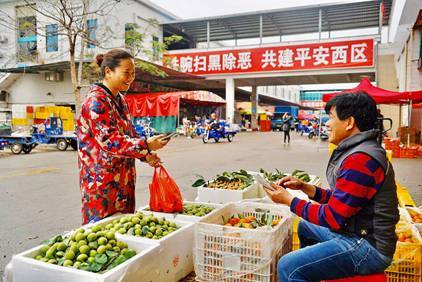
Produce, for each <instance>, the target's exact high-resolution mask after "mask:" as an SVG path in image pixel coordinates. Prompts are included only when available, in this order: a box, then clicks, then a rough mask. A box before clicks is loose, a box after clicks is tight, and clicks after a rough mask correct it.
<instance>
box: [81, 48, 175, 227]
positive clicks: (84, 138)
mask: <svg viewBox="0 0 422 282" xmlns="http://www.w3.org/2000/svg"><path fill="white" fill-rule="evenodd" d="M96 59H97V64H98V66H99V67H100V68H101V76H102V78H103V80H102V83H96V84H94V85H92V86H91V89H90V90H89V92H88V95H87V97H86V100H85V101H84V102H83V104H82V107H81V111H80V114H79V117H78V120H77V125H78V128H77V138H78V161H79V183H80V189H81V195H82V209H81V211H82V222H83V224H87V223H91V222H96V221H98V220H101V219H103V218H105V217H107V216H111V215H113V214H115V213H117V212H121V213H133V212H134V211H135V180H136V169H135V160H136V159H139V160H141V161H143V162H147V163H148V164H149V165H151V166H153V167H156V166H159V165H160V158H159V157H158V156H157V154H156V153H154V151H157V150H159V149H161V148H163V147H164V146H165V145H166V144H167V142H168V140H166V139H165V138H164V137H165V136H164V135H157V136H154V137H151V138H149V139H146V138H141V137H140V136H139V135H138V134H137V133H136V131H135V128H134V126H133V124H132V117H131V115H130V113H129V110H128V106H127V104H126V101H125V97H124V95H123V94H122V92H125V91H127V90H128V89H129V86H130V85H131V84H132V82H133V80H134V79H135V62H134V59H133V56H132V55H131V54H129V53H128V52H126V51H125V50H122V49H112V50H110V51H108V52H107V53H105V54H104V55H98V56H97V58H96Z"/></svg>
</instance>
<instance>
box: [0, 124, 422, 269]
mask: <svg viewBox="0 0 422 282" xmlns="http://www.w3.org/2000/svg"><path fill="white" fill-rule="evenodd" d="M292 135H293V136H292V144H291V145H283V144H282V142H281V134H280V133H272V132H271V133H242V134H239V135H238V136H237V137H236V138H235V140H234V142H233V143H231V144H230V143H227V141H223V142H222V143H219V144H215V143H213V142H211V143H210V144H207V145H204V144H203V143H202V141H201V140H199V139H193V140H192V139H186V138H183V137H179V138H176V139H174V140H172V142H171V143H170V144H169V145H168V146H167V148H166V149H164V150H163V151H162V152H160V155H161V158H162V159H163V161H164V162H165V166H166V168H167V169H168V171H169V173H170V174H171V175H172V176H173V177H174V178H175V180H176V181H177V183H178V184H179V185H180V188H181V189H182V191H183V194H184V196H185V198H186V199H189V200H192V199H194V197H195V194H196V193H195V189H194V188H192V187H190V185H191V184H192V183H193V181H194V180H195V175H196V174H199V175H203V176H204V177H206V178H209V177H212V176H214V175H215V174H217V173H220V172H222V171H225V170H235V169H240V168H243V169H247V170H257V169H259V168H260V167H262V168H265V169H274V168H278V169H280V170H283V171H292V170H294V169H296V168H299V169H304V170H306V171H308V172H309V173H312V174H316V175H321V176H323V175H324V172H325V165H326V162H327V160H328V148H327V143H320V142H317V141H314V140H308V139H307V138H304V137H300V136H297V135H296V134H292ZM393 164H394V167H395V170H396V178H397V179H398V180H399V181H400V182H401V183H402V184H403V185H404V186H406V187H408V189H409V190H410V191H411V193H412V196H413V197H414V199H415V200H416V202H417V203H419V204H422V189H421V187H422V159H419V160H416V159H413V160H408V159H394V163H393ZM137 172H138V174H137V175H138V177H137V190H136V194H137V195H136V197H137V198H136V199H137V205H138V206H139V205H143V204H146V203H147V202H148V198H149V196H148V190H147V187H148V184H149V182H150V180H151V176H152V172H153V171H152V169H151V168H150V167H148V166H147V165H145V164H141V163H138V164H137ZM325 184H326V182H325V180H324V185H325ZM79 210H80V193H79V186H78V174H77V156H76V152H74V151H67V152H59V151H57V150H56V149H54V148H47V147H43V148H37V149H36V150H35V151H33V152H32V153H31V154H29V155H23V154H22V155H18V156H16V155H11V154H10V153H8V152H0V226H1V228H0V255H1V256H0V277H1V276H2V272H3V269H4V267H5V265H6V264H7V262H8V261H10V259H11V256H12V254H14V253H18V252H21V251H23V250H26V249H28V248H30V247H33V246H35V245H38V244H39V243H40V242H41V241H42V240H44V239H48V238H50V237H52V236H53V235H55V234H57V233H61V232H63V231H65V230H71V229H73V228H75V227H77V226H79V225H80V223H81V218H80V212H79Z"/></svg>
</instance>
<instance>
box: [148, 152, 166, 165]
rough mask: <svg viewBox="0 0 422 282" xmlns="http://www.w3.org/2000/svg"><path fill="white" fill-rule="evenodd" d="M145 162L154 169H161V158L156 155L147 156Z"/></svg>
mask: <svg viewBox="0 0 422 282" xmlns="http://www.w3.org/2000/svg"><path fill="white" fill-rule="evenodd" d="M145 162H147V163H148V164H149V165H150V166H152V167H159V166H160V165H161V164H162V162H161V160H160V157H159V156H158V155H157V154H156V153H151V154H148V155H146V157H145Z"/></svg>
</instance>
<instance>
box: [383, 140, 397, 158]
mask: <svg viewBox="0 0 422 282" xmlns="http://www.w3.org/2000/svg"><path fill="white" fill-rule="evenodd" d="M384 144H385V149H386V150H391V151H392V152H393V158H400V140H399V139H392V138H385V139H384Z"/></svg>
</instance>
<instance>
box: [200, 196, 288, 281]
mask: <svg viewBox="0 0 422 282" xmlns="http://www.w3.org/2000/svg"><path fill="white" fill-rule="evenodd" d="M257 209H260V210H261V211H257ZM264 210H265V211H267V213H264V212H263V211H264ZM236 213H240V214H242V215H244V216H255V217H257V218H260V217H262V216H263V215H265V216H266V217H271V219H281V220H280V223H279V224H278V225H277V226H275V227H274V228H272V227H269V226H268V227H265V228H258V229H245V228H236V227H231V226H223V224H224V222H223V217H224V218H225V219H226V220H227V219H228V218H229V217H230V216H231V215H233V214H236ZM291 225H292V217H291V213H290V211H289V209H288V207H287V206H282V205H273V204H264V203H255V202H242V203H232V204H228V205H226V206H224V207H222V208H221V209H220V210H219V211H218V213H215V214H213V215H212V216H210V217H208V218H206V219H202V220H200V221H199V222H198V223H197V225H196V228H195V248H194V257H195V272H196V275H197V278H196V279H197V281H227V282H235V281H236V282H243V281H245V282H246V281H254V282H255V281H259V282H263V281H265V282H269V281H275V279H276V275H274V274H275V272H276V271H275V266H276V263H277V259H278V258H279V257H280V255H281V254H285V253H287V252H289V251H290V250H291V239H290V238H291Z"/></svg>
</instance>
